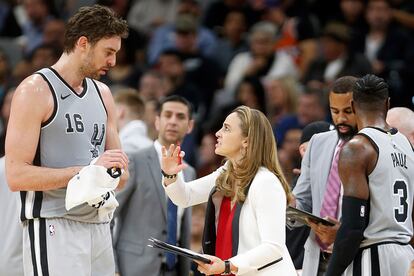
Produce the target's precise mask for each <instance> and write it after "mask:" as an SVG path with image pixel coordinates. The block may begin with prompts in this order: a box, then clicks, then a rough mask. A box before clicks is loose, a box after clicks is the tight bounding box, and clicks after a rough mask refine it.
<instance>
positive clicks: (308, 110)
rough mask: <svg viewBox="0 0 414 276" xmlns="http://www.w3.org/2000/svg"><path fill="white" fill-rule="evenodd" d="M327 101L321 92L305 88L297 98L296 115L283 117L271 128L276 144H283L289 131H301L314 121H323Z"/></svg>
mask: <svg viewBox="0 0 414 276" xmlns="http://www.w3.org/2000/svg"><path fill="white" fill-rule="evenodd" d="M327 101H328V98H327V95H326V94H325V93H324V91H323V90H320V89H310V88H307V89H306V90H305V91H304V93H302V94H301V95H300V96H299V99H298V108H297V113H296V114H294V115H289V116H285V117H284V118H283V119H282V120H281V121H280V123H279V124H278V125H274V126H273V131H274V133H275V137H276V141H277V143H278V144H280V145H281V144H283V138H284V137H285V133H286V131H288V130H289V129H294V128H300V129H302V128H304V127H305V126H306V125H307V124H309V123H312V122H314V121H323V120H325V119H326V116H327V114H326V113H327V112H326V110H327Z"/></svg>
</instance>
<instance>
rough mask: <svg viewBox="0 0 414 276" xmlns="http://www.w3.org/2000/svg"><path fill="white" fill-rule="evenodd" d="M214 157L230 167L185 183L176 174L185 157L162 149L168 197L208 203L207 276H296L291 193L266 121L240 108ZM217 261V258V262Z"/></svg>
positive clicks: (185, 203)
mask: <svg viewBox="0 0 414 276" xmlns="http://www.w3.org/2000/svg"><path fill="white" fill-rule="evenodd" d="M216 136H217V144H216V149H215V152H216V154H218V155H222V156H224V157H225V158H226V159H227V162H226V163H225V164H224V165H223V166H222V167H220V168H219V169H217V170H216V171H215V172H213V173H211V174H210V175H207V176H205V177H202V178H200V179H197V180H194V181H191V182H187V183H185V182H183V181H182V180H181V179H180V178H177V173H178V172H179V171H181V170H182V169H183V168H184V167H185V165H184V164H180V162H179V161H178V159H179V158H178V156H179V155H180V157H182V156H183V155H184V152H181V151H180V147H175V146H174V145H171V146H170V148H169V150H168V151H167V149H165V148H163V151H162V162H161V168H162V173H163V175H164V178H163V184H164V187H165V191H166V193H167V195H168V196H169V197H170V198H171V200H172V201H173V202H174V203H175V204H177V205H178V206H181V207H188V206H192V205H196V204H200V203H203V202H206V201H207V202H208V203H207V210H206V220H205V225H204V233H203V251H204V253H205V254H209V255H205V256H206V257H207V258H209V259H211V260H212V263H211V264H205V263H199V262H198V265H199V266H198V270H199V271H200V272H202V273H204V274H206V275H214V274H222V275H231V274H235V275H246V276H250V275H252V276H253V275H255V276H256V275H257V276H259V275H260V276H268V275H269V276H275V275H287V276H290V275H296V272H295V268H294V266H293V263H292V260H291V258H290V256H289V253H288V250H287V248H286V246H285V212H286V205H287V198H288V196H289V188H288V184H287V183H286V180H285V178H284V176H283V174H282V171H281V169H280V165H279V162H278V160H277V151H276V143H275V138H274V136H273V132H272V128H271V126H270V123H269V121H268V120H267V118H266V117H265V116H264V115H263V113H261V112H260V111H258V110H255V109H250V108H249V107H246V106H240V107H238V108H236V109H235V110H234V111H233V112H232V113H231V114H230V115H229V116H227V118H226V120H225V121H224V123H223V126H222V128H221V129H220V130H219V131H218V132H217V133H216ZM213 255H214V256H213Z"/></svg>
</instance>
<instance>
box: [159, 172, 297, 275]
mask: <svg viewBox="0 0 414 276" xmlns="http://www.w3.org/2000/svg"><path fill="white" fill-rule="evenodd" d="M223 170H224V168H223V166H222V167H220V168H219V169H217V170H216V171H215V172H213V173H211V174H209V175H207V176H205V177H202V178H199V179H197V180H194V181H191V182H187V183H186V182H183V181H182V180H181V179H179V178H177V181H176V182H174V183H172V184H170V185H168V186H167V187H165V191H166V193H167V195H168V196H169V197H170V198H171V200H172V201H173V202H174V203H175V204H176V205H178V206H180V207H183V208H186V207H189V206H192V205H196V204H200V203H203V202H206V201H207V200H208V196H209V193H210V191H211V189H212V188H213V187H214V185H215V183H216V179H217V177H218V176H219V175H220V173H221V172H222V171H223ZM163 186H164V185H163ZM219 204H221V202H220V203H216V202H214V205H215V210H216V225H217V220H218V214H219V210H220V206H217V205H219ZM285 224H286V195H285V191H284V190H283V187H282V184H281V183H280V181H279V179H278V178H277V177H276V176H275V175H274V174H273V173H271V172H270V171H269V170H268V169H266V168H264V167H261V168H260V169H259V171H258V172H257V174H256V176H255V177H254V179H253V181H252V183H251V186H250V190H249V193H248V195H247V198H246V201H245V202H244V204H243V207H242V209H241V213H240V220H239V246H238V251H237V255H236V256H234V257H232V258H231V259H230V261H231V262H232V263H233V264H234V265H235V266H236V267H238V273H237V275H245V276H253V275H254V276H277V275H280V276H294V275H297V274H296V271H295V267H294V265H293V262H292V259H291V258H290V255H289V252H288V250H287V248H286V245H285ZM281 257H282V258H283V260H282V261H280V262H277V263H276V264H273V265H271V266H268V267H266V268H264V269H262V270H260V271H258V270H257V269H258V268H260V267H262V266H265V265H266V264H268V263H271V262H273V261H275V260H277V259H279V258H281Z"/></svg>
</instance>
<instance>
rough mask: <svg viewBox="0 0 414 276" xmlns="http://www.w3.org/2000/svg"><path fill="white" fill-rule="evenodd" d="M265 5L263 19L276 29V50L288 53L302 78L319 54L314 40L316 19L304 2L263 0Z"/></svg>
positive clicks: (316, 32)
mask: <svg viewBox="0 0 414 276" xmlns="http://www.w3.org/2000/svg"><path fill="white" fill-rule="evenodd" d="M265 2H266V6H267V10H266V13H265V15H264V16H265V19H266V20H269V21H270V22H272V23H274V24H276V26H277V27H278V39H277V41H276V44H275V50H277V51H284V52H286V53H287V54H289V55H290V56H291V57H292V58H293V59H294V61H295V63H296V66H297V67H298V70H299V74H300V77H302V76H303V74H304V73H305V72H306V71H307V69H308V67H309V63H310V61H311V60H312V59H314V58H315V56H316V55H317V52H318V43H317V39H316V37H317V34H318V33H319V22H318V19H317V18H316V17H315V16H314V15H313V14H311V13H309V11H308V3H307V1H290V0H266V1H265ZM298 10H299V11H298ZM305 11H306V12H305Z"/></svg>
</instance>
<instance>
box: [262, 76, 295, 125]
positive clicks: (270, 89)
mask: <svg viewBox="0 0 414 276" xmlns="http://www.w3.org/2000/svg"><path fill="white" fill-rule="evenodd" d="M265 89H266V103H267V114H268V118H269V121H270V123H271V124H272V125H273V126H277V125H278V124H279V122H280V121H281V120H282V119H283V118H284V117H285V116H287V115H293V114H295V113H296V110H297V101H298V100H297V99H298V97H299V95H300V93H301V89H300V85H299V82H298V81H296V80H295V79H294V78H292V77H281V78H275V79H269V80H267V81H266V83H265Z"/></svg>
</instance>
